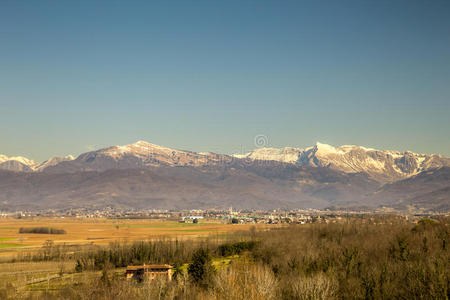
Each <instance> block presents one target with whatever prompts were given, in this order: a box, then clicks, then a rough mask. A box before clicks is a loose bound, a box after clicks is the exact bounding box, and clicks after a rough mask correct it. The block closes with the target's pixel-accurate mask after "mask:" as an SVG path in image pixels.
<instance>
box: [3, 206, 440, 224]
mask: <svg viewBox="0 0 450 300" xmlns="http://www.w3.org/2000/svg"><path fill="white" fill-rule="evenodd" d="M373 213H378V214H395V215H404V216H410V217H414V216H417V217H429V216H433V214H407V213H403V214H401V213H398V212H397V213H394V212H391V213H387V212H385V211H383V212H382V211H379V212H376V211H375V212H374V211H357V210H355V211H349V210H328V209H325V210H318V209H293V210H284V209H276V210H233V208H231V207H230V208H229V209H205V210H202V209H195V210H161V209H150V210H137V209H117V208H113V207H106V208H104V209H97V208H95V209H94V208H72V209H61V210H45V211H17V212H2V211H0V217H12V218H29V217H57V218H108V219H163V220H171V221H178V222H182V223H198V222H204V221H205V220H208V221H216V222H222V223H231V224H260V223H263V224H286V223H288V224H307V223H329V222H339V221H340V220H343V219H346V218H347V217H348V216H352V217H358V216H366V215H370V214H373Z"/></svg>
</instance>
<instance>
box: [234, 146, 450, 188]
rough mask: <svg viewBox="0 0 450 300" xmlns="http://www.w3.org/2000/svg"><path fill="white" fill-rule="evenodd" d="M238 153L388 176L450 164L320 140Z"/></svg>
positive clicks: (428, 157)
mask: <svg viewBox="0 0 450 300" xmlns="http://www.w3.org/2000/svg"><path fill="white" fill-rule="evenodd" d="M235 157H239V158H249V159H257V160H274V161H280V162H287V163H295V164H297V165H300V166H313V167H329V168H332V169H336V170H339V171H343V172H346V173H357V172H364V173H367V174H369V175H372V176H373V177H375V178H380V177H383V178H385V179H386V178H388V180H395V179H399V178H404V177H408V176H413V175H416V174H418V173H420V172H421V171H423V170H427V169H430V168H433V167H440V166H450V159H448V158H445V157H443V156H439V155H426V154H417V153H413V152H411V151H405V152H399V151H392V150H376V149H372V148H365V147H362V146H354V145H344V146H340V147H334V146H331V145H328V144H323V143H319V142H317V143H316V144H315V145H314V146H312V147H309V148H306V149H301V148H280V149H278V148H258V149H255V150H254V151H252V152H249V153H248V154H246V155H239V156H235Z"/></svg>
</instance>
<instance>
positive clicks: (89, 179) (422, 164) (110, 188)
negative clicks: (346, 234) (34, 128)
mask: <svg viewBox="0 0 450 300" xmlns="http://www.w3.org/2000/svg"><path fill="white" fill-rule="evenodd" d="M449 174H450V158H447V157H445V156H443V155H439V154H433V155H426V154H416V153H413V152H409V151H407V152H399V151H390V150H375V149H370V148H365V147H361V146H341V147H333V146H330V145H326V144H322V143H316V144H315V145H314V146H312V147H309V148H305V149H302V148H292V147H287V148H281V149H278V148H257V149H255V150H254V151H252V152H249V153H246V154H236V155H226V154H216V153H211V152H200V153H197V152H192V151H184V150H176V149H171V148H167V147H162V146H158V145H154V144H150V143H147V142H144V141H138V142H136V143H134V144H130V145H125V146H112V147H108V148H103V149H99V150H96V151H91V152H87V153H83V154H81V155H79V156H78V157H77V158H74V157H72V156H65V157H53V158H50V159H49V160H47V161H45V162H42V163H36V162H34V161H32V160H30V159H27V158H24V157H20V156H19V157H7V156H5V155H0V209H2V210H17V209H36V210H38V209H49V208H52V209H53V208H70V207H96V208H102V207H106V206H113V207H120V208H140V209H142V208H168V209H171V208H172V209H186V208H224V207H229V206H230V205H233V207H237V208H252V209H258V208H261V209H263V208H264V209H271V208H324V207H331V206H333V207H368V208H376V207H380V206H388V207H392V208H395V209H399V210H405V209H410V210H411V209H412V210H433V211H441V212H442V211H448V210H449V209H450V193H449V191H450V176H449Z"/></svg>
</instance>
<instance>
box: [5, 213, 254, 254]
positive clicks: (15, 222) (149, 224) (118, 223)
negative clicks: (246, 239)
mask: <svg viewBox="0 0 450 300" xmlns="http://www.w3.org/2000/svg"><path fill="white" fill-rule="evenodd" d="M250 226H251V225H231V224H226V223H224V222H220V221H216V220H214V221H207V220H201V221H200V222H199V223H198V224H193V223H179V222H177V221H168V220H158V219H153V220H148V219H146V220H139V219H138V220H128V219H123V220H115V219H106V218H105V219H91V218H85V219H80V218H30V219H12V218H3V219H0V259H3V260H5V259H9V258H11V257H13V256H14V255H16V254H17V253H19V252H24V251H32V250H34V249H37V248H40V247H41V246H42V245H43V244H44V243H45V242H46V241H47V240H52V241H53V243H54V244H55V245H63V244H65V245H107V244H109V243H111V242H114V241H122V242H130V241H135V240H146V239H154V238H158V237H162V236H164V237H172V238H175V237H176V238H179V239H183V238H196V237H200V236H206V235H211V234H214V235H222V234H227V233H229V232H232V231H236V230H248V229H249V228H250ZM260 226H262V225H260ZM33 227H50V228H56V229H62V230H64V231H65V232H66V234H33V233H23V234H22V233H19V230H20V228H33Z"/></svg>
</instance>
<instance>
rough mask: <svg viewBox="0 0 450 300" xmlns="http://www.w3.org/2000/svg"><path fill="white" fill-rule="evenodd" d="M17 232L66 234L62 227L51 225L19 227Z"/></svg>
mask: <svg viewBox="0 0 450 300" xmlns="http://www.w3.org/2000/svg"><path fill="white" fill-rule="evenodd" d="M19 233H37V234H66V231H65V230H64V229H56V228H51V227H21V228H20V229H19Z"/></svg>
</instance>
